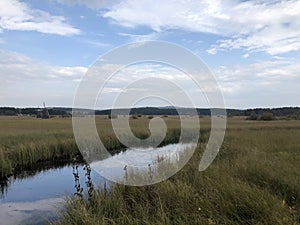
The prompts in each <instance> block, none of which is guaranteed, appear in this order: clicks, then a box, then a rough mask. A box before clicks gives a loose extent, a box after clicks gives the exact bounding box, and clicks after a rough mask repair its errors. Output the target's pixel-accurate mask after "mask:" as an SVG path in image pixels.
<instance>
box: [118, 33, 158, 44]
mask: <svg viewBox="0 0 300 225" xmlns="http://www.w3.org/2000/svg"><path fill="white" fill-rule="evenodd" d="M118 35H120V36H124V37H129V38H130V39H131V41H133V42H142V41H149V40H155V39H157V38H158V37H159V33H157V32H152V33H149V34H129V33H118Z"/></svg>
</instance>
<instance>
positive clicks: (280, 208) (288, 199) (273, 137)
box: [57, 118, 300, 225]
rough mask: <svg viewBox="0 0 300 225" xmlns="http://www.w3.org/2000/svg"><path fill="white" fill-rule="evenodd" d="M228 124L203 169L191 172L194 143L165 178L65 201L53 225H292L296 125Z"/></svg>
mask: <svg viewBox="0 0 300 225" xmlns="http://www.w3.org/2000/svg"><path fill="white" fill-rule="evenodd" d="M228 122H229V124H228V130H227V133H226V136H225V140H224V143H223V145H222V149H221V151H220V153H219V154H218V156H217V158H216V160H215V161H214V162H213V164H212V165H211V166H210V167H209V168H208V169H207V170H206V171H204V172H198V164H199V160H200V158H201V155H202V152H203V150H204V148H205V143H200V144H199V146H198V148H197V150H196V152H195V154H194V155H193V157H192V159H191V160H190V162H189V163H188V164H187V165H186V166H185V167H184V168H183V169H182V170H181V171H180V172H179V173H177V174H176V175H174V176H173V177H171V178H169V179H168V180H166V181H164V182H161V183H159V184H156V185H152V186H145V187H131V186H123V185H119V184H115V185H113V186H112V187H111V191H110V192H107V191H104V190H100V189H99V190H97V191H96V192H95V193H94V195H93V196H92V198H91V199H90V200H89V201H78V200H77V199H75V198H70V199H68V201H67V203H66V206H65V207H66V211H65V212H64V213H63V214H62V216H61V219H60V221H58V222H57V224H62V225H63V224H74V225H75V224H93V225H94V224H272V225H273V224H299V223H300V211H299V207H300V205H299V204H300V201H299V197H300V195H299V194H300V179H299V177H300V176H299V175H300V164H299V160H300V156H299V151H300V140H299V138H298V137H299V135H300V123H299V122H296V121H288V122H287V121H284V122H283V121H272V122H262V121H261V122H257V121H255V122H249V121H244V120H241V119H236V118H232V119H230V120H229V121H228ZM206 137H207V135H206Z"/></svg>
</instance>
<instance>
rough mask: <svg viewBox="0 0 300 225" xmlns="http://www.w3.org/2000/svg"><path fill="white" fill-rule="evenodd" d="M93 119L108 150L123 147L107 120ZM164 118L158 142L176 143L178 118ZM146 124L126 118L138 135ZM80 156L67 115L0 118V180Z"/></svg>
mask: <svg viewBox="0 0 300 225" xmlns="http://www.w3.org/2000/svg"><path fill="white" fill-rule="evenodd" d="M95 121H96V125H97V129H98V134H99V137H100V138H101V140H102V142H103V143H104V145H105V147H106V148H107V149H108V150H109V151H111V152H115V151H119V150H120V149H124V148H125V146H124V145H122V143H120V141H119V140H118V139H117V137H116V136H115V134H114V131H113V129H112V124H111V120H110V119H108V118H107V117H104V116H97V117H96V120H95ZM165 121H166V123H167V126H168V132H167V134H166V138H165V139H164V141H163V143H162V144H161V145H165V144H169V143H176V142H178V139H179V135H180V130H179V126H180V123H179V120H178V118H176V117H169V118H165ZM148 124H149V119H148V118H147V117H142V118H139V119H130V125H131V128H132V132H133V133H134V134H135V135H136V136H137V137H140V138H147V137H148V136H149V135H150V131H149V129H148ZM80 155H81V154H80V152H79V150H78V147H77V145H76V142H75V138H74V136H73V130H72V120H71V118H52V119H49V120H42V119H37V118H32V117H0V180H1V179H3V178H5V177H7V176H10V175H12V174H14V173H16V172H17V171H18V170H22V169H25V168H31V167H34V166H35V165H36V164H38V163H41V162H45V161H53V162H54V161H70V160H73V159H76V158H78V157H80Z"/></svg>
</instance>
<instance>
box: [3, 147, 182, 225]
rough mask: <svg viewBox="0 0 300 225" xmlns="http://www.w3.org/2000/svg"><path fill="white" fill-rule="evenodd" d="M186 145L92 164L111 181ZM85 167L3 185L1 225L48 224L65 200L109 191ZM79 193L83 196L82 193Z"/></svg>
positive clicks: (45, 171)
mask: <svg viewBox="0 0 300 225" xmlns="http://www.w3.org/2000/svg"><path fill="white" fill-rule="evenodd" d="M186 147H187V145H183V144H173V145H167V146H164V147H161V148H149V149H128V150H126V151H125V152H120V153H119V154H116V155H114V156H112V157H110V158H108V159H105V160H102V161H98V162H95V163H93V164H95V165H94V166H95V168H97V170H98V171H109V173H108V174H109V175H110V176H111V177H117V178H122V177H123V176H124V170H123V166H120V165H119V164H115V163H114V162H115V161H116V160H117V161H123V162H125V164H131V163H133V164H135V165H137V164H142V165H148V164H149V163H151V162H152V161H154V160H155V158H156V157H157V156H158V155H159V156H164V157H168V158H174V156H176V154H175V155H174V153H176V151H181V150H182V149H184V148H186ZM87 168H89V167H87V165H84V164H60V165H50V166H49V165H47V166H43V167H41V168H38V169H35V170H31V171H23V172H22V173H21V174H19V175H17V176H16V177H14V178H10V180H9V181H8V182H6V183H2V184H1V189H0V190H1V192H0V225H17V224H22V225H24V224H28V225H29V224H30V225H36V224H47V223H48V222H49V221H54V220H56V219H57V218H58V216H59V213H61V212H62V210H63V204H64V203H65V199H66V197H67V196H72V195H74V194H75V193H77V194H78V193H83V194H84V195H87V194H88V191H89V190H90V187H91V183H92V186H93V187H95V188H97V187H107V188H109V185H110V182H109V181H107V180H106V179H104V178H103V177H101V176H100V175H99V174H97V173H96V172H95V171H94V170H91V172H90V173H87V171H88V170H87ZM81 191H82V192H81Z"/></svg>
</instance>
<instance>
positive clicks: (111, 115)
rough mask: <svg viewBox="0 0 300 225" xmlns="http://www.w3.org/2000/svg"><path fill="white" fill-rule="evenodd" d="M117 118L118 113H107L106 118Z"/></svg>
mask: <svg viewBox="0 0 300 225" xmlns="http://www.w3.org/2000/svg"><path fill="white" fill-rule="evenodd" d="M117 118H118V115H116V114H109V115H108V119H117Z"/></svg>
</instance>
